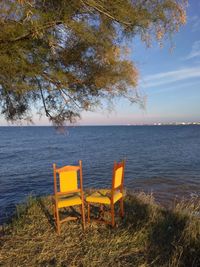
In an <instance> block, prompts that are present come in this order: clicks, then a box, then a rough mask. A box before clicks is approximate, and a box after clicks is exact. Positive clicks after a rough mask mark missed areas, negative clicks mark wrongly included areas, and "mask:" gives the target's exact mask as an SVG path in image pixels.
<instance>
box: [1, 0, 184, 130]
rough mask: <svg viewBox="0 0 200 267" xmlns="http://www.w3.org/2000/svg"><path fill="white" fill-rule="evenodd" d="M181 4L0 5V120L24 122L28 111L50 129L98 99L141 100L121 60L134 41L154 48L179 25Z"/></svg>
mask: <svg viewBox="0 0 200 267" xmlns="http://www.w3.org/2000/svg"><path fill="white" fill-rule="evenodd" d="M185 7H186V3H185V1H184V0H179V1H178V0H115V1H112V0H110V1H106V0H24V1H23V0H21V1H20V0H18V1H15V0H2V1H1V3H0V112H1V114H2V115H3V116H4V117H5V118H6V119H7V120H8V121H16V120H21V119H26V120H28V119H31V110H32V108H33V106H36V107H37V110H38V111H41V110H42V109H43V110H44V111H45V114H46V116H47V117H48V118H49V119H50V120H51V121H52V122H53V123H54V124H56V125H60V124H63V122H64V121H66V120H67V121H73V120H74V119H76V118H77V117H79V116H80V112H81V111H82V110H90V109H92V108H94V107H96V105H99V104H100V103H101V100H102V99H106V100H112V99H113V98H115V97H119V96H123V97H127V98H128V99H129V100H130V101H132V102H139V101H140V100H141V98H140V96H139V94H138V92H137V90H136V85H137V79H138V71H137V69H136V67H135V66H134V64H133V63H132V62H131V61H130V60H128V57H127V56H126V52H127V43H128V41H129V40H132V38H133V37H134V36H136V35H140V36H141V39H142V41H144V42H145V43H146V44H147V45H149V43H150V42H151V40H153V39H154V38H155V39H156V40H157V41H158V42H161V40H162V39H163V38H164V37H165V36H170V35H171V34H173V33H174V32H176V31H178V30H179V27H180V26H181V25H182V24H184V23H185V21H186V15H185Z"/></svg>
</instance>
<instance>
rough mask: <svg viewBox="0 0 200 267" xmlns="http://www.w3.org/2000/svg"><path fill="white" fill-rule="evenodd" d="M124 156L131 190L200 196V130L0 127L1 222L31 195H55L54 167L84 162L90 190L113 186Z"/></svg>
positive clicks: (166, 195) (164, 195) (161, 196)
mask: <svg viewBox="0 0 200 267" xmlns="http://www.w3.org/2000/svg"><path fill="white" fill-rule="evenodd" d="M124 157H126V159H127V165H126V172H125V185H126V187H127V188H128V189H133V190H136V191H137V190H144V191H147V192H154V194H155V196H156V199H158V200H159V201H161V202H167V201H169V200H170V199H174V198H175V197H176V196H179V197H180V196H181V197H182V196H184V197H189V196H196V195H197V196H198V195H200V126H107V127H106V126H97V127H95V126H93V127H74V128H72V127H70V128H68V129H67V130H66V131H65V133H64V134H61V133H58V132H57V131H56V130H55V129H54V128H53V127H0V223H3V222H5V221H6V220H7V219H8V218H9V216H10V215H11V213H12V212H13V211H14V208H15V205H16V204H17V203H19V202H22V201H24V199H25V198H26V196H27V195H29V194H30V193H32V194H36V195H45V194H52V192H53V177H52V163H54V162H55V163H57V164H58V165H59V166H62V165H66V164H74V163H77V162H78V160H79V159H82V160H83V175H84V176H83V179H84V187H85V188H87V187H90V188H92V187H110V185H111V175H112V165H113V161H114V160H120V159H122V158H124Z"/></svg>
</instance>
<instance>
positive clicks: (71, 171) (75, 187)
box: [53, 160, 85, 234]
mask: <svg viewBox="0 0 200 267" xmlns="http://www.w3.org/2000/svg"><path fill="white" fill-rule="evenodd" d="M53 173H54V197H53V207H54V218H55V222H56V227H57V232H58V234H60V224H61V223H63V222H65V221H69V220H74V219H77V217H68V218H65V219H63V220H60V217H59V210H60V209H62V208H65V207H71V206H75V205H80V210H81V217H82V223H83V229H85V213H84V195H83V179H82V161H81V160H80V161H79V165H78V166H64V167H62V168H56V164H53ZM78 174H79V177H80V182H78V180H79V179H78ZM58 178H59V179H58ZM79 184H80V185H79Z"/></svg>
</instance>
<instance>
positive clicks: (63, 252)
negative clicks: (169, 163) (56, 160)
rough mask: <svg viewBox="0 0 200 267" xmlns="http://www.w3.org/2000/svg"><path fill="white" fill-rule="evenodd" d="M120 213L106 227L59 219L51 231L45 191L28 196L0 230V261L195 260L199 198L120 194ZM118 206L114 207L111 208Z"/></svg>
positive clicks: (199, 248)
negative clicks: (171, 200)
mask: <svg viewBox="0 0 200 267" xmlns="http://www.w3.org/2000/svg"><path fill="white" fill-rule="evenodd" d="M125 211H126V215H125V218H124V219H123V220H121V219H120V218H119V219H118V220H117V225H116V227H115V228H114V229H112V228H111V227H110V226H108V225H104V224H96V223H92V224H91V225H87V228H86V231H85V232H83V231H82V227H81V222H80V221H79V220H78V221H72V222H67V223H65V224H62V226H61V227H62V228H61V235H60V236H58V235H57V234H56V232H55V225H54V220H53V216H52V207H51V200H50V197H47V198H33V197H31V198H29V200H28V201H27V203H26V204H25V205H21V206H19V207H18V208H17V215H16V218H15V219H13V221H12V223H10V224H9V225H5V226H4V227H3V228H2V229H1V233H0V266H5V267H6V266H29V267H30V266H31V267H33V266H37V267H39V266H59V267H64V266H87V267H90V266H123V267H125V266H138V267H139V266H140V267H146V266H158V267H161V266H171V267H172V266H174V267H178V266H185V267H192V266H193V267H197V266H200V217H199V216H200V215H199V214H200V213H199V212H200V201H199V200H197V199H196V200H194V199H193V200H191V201H187V202H181V203H179V204H177V205H175V207H174V208H173V209H170V210H167V209H165V208H162V207H161V206H159V205H157V204H155V202H154V199H153V197H152V196H151V195H146V194H144V193H140V194H137V195H134V196H131V195H127V196H126V198H125ZM116 212H118V210H116Z"/></svg>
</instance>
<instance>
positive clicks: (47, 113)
mask: <svg viewBox="0 0 200 267" xmlns="http://www.w3.org/2000/svg"><path fill="white" fill-rule="evenodd" d="M36 80H37V83H38V87H39V90H40V94H41V97H42V103H43V106H44V110H45V113H46V116H47V117H49V118H51V119H52V118H53V117H52V116H51V114H50V113H49V111H48V109H47V106H46V103H45V99H44V95H43V92H42V87H41V84H40V81H39V79H38V78H36Z"/></svg>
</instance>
